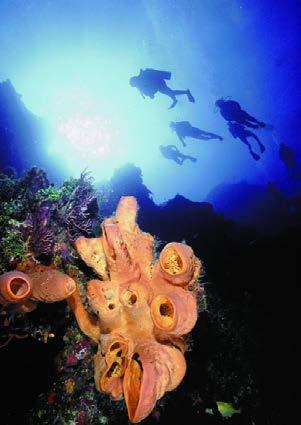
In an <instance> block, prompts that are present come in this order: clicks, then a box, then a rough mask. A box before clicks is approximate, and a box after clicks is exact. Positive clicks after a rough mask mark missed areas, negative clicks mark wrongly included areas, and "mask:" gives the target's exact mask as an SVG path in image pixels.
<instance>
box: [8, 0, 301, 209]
mask: <svg viewBox="0 0 301 425" xmlns="http://www.w3.org/2000/svg"><path fill="white" fill-rule="evenodd" d="M300 18H301V6H300V2H298V1H297V0H296V1H293V0H288V1H286V2H283V1H281V0H276V1H270V0H268V1H267V0H256V1H255V0H254V1H246V0H202V1H200V0H179V1H175V0H165V1H161V0H145V1H143V0H127V1H121V0H115V1H109V0H106V1H103V0H101V1H100V0H87V1H84V2H83V1H78V0H72V1H71V0H57V1H54V0H53V1H51V0H49V1H46V0H45V1H43V2H41V1H38V0H23V1H22V0H19V1H18V2H15V1H11V0H2V1H1V2H0V52H1V66H0V81H1V80H5V79H10V81H11V82H12V84H13V86H14V87H15V89H16V91H17V92H18V93H20V94H21V96H22V100H23V102H24V104H25V106H26V107H27V108H28V109H29V110H30V111H31V112H32V113H34V114H35V115H37V116H39V117H43V118H44V119H46V120H47V121H48V122H49V125H50V126H51V128H52V131H51V133H50V136H49V138H48V141H47V143H45V144H44V145H43V146H42V150H43V155H44V163H46V164H47V171H48V173H49V175H50V176H51V177H52V178H56V179H59V178H60V177H61V178H62V179H63V178H66V177H68V176H70V175H72V176H78V175H79V174H80V172H81V171H82V170H83V169H84V168H85V167H88V169H89V170H91V172H92V174H93V176H94V177H95V179H96V181H99V180H102V179H108V178H110V177H111V175H112V174H113V172H114V169H116V168H118V167H120V166H122V165H123V164H125V163H127V162H132V163H134V164H136V165H137V166H139V167H140V168H141V169H142V173H143V178H144V183H145V184H146V186H147V187H148V188H149V189H150V190H151V191H152V193H153V198H154V200H155V201H156V202H163V201H166V200H167V199H169V198H171V197H173V196H175V195H176V194H177V193H180V194H182V195H184V196H186V197H188V198H190V199H191V200H195V201H200V200H204V199H206V197H208V196H209V194H210V193H211V192H212V190H213V189H214V188H215V187H216V186H218V185H221V184H233V183H239V182H241V181H246V182H247V183H249V184H251V185H265V184H266V183H267V182H269V181H274V182H275V183H276V184H277V185H278V186H279V188H280V189H281V190H282V191H284V193H286V194H291V193H293V192H294V191H295V190H297V189H298V188H299V186H300V183H299V182H296V181H293V180H292V179H290V178H289V177H288V175H287V170H286V169H285V167H284V164H283V163H282V162H281V161H280V160H279V155H278V150H279V145H280V143H285V144H287V145H288V146H290V147H292V148H294V149H295V150H296V151H297V155H298V158H299V159H300V148H299V116H300V110H301V107H300V105H301V89H300V87H301V86H300V78H301V66H300V61H301V60H300V54H299V52H300V40H301V24H300V22H301V20H300ZM140 68H156V69H164V70H169V71H171V72H172V78H171V80H170V82H169V85H170V87H172V88H175V89H177V88H183V89H186V88H188V87H189V88H190V90H191V92H192V94H193V95H194V97H195V99H196V103H189V102H188V101H187V99H186V97H183V98H179V102H178V104H177V105H176V107H175V108H174V109H172V110H168V109H167V108H168V106H169V105H170V100H169V99H168V98H167V97H166V96H164V95H162V94H159V93H158V94H157V95H156V96H155V98H154V99H143V98H142V97H141V96H140V94H139V92H138V91H137V90H136V89H135V88H133V87H131V86H130V85H129V78H130V77H131V76H133V75H137V74H138V73H139V70H140ZM220 97H229V98H232V99H235V100H237V101H239V102H240V104H241V105H242V107H243V108H244V109H246V110H247V111H248V112H249V113H250V114H252V115H255V116H256V117H257V118H258V119H260V120H262V121H264V122H266V123H268V124H269V125H270V126H269V128H268V129H260V130H258V131H256V134H257V135H258V137H260V139H261V140H262V142H263V143H264V145H265V146H266V151H265V153H264V154H263V155H262V158H261V159H260V160H259V161H254V160H253V158H252V157H251V156H250V154H249V152H248V150H247V148H246V146H245V145H243V144H242V143H240V142H239V141H238V140H236V139H234V138H233V137H232V136H231V135H230V134H229V132H228V128H227V124H226V122H225V120H224V119H223V118H222V117H221V116H220V114H219V113H218V111H217V110H216V108H215V105H214V103H215V101H216V100H217V99H218V98H220ZM182 120H186V121H190V122H191V123H192V124H193V125H195V126H196V127H199V128H201V129H204V130H207V131H211V132H215V133H218V134H220V135H221V136H223V137H224V141H222V142H220V141H218V140H210V141H200V140H193V139H188V140H187V147H185V148H183V147H182V146H181V144H180V142H179V140H178V139H177V138H176V136H175V134H174V133H172V132H171V131H170V128H169V122H170V121H182ZM162 144H163V145H168V144H175V145H177V147H178V148H179V149H180V150H181V151H182V152H184V153H185V154H189V155H192V156H193V157H196V158H197V161H196V162H195V163H192V162H190V161H186V162H184V164H183V165H182V166H179V165H178V164H176V163H175V162H172V161H169V160H167V159H165V158H164V157H162V156H161V154H160V151H159V149H158V147H159V145H162ZM27 150H28V155H30V158H32V159H31V160H30V161H32V162H33V163H34V162H35V161H34V145H33V146H32V149H30V147H28V149H27ZM29 150H31V152H29ZM37 165H39V164H37ZM57 167H59V170H60V172H59V173H58V172H57Z"/></svg>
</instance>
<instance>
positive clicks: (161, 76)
mask: <svg viewBox="0 0 301 425" xmlns="http://www.w3.org/2000/svg"><path fill="white" fill-rule="evenodd" d="M142 73H143V74H144V76H145V77H147V78H154V79H158V80H170V78H171V72H169V71H159V70H158V69H152V68H146V69H144V70H142Z"/></svg>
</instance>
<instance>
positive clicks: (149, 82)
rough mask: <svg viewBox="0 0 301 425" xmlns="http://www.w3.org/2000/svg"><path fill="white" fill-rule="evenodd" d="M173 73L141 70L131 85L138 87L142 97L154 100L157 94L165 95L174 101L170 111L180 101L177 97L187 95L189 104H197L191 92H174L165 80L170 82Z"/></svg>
mask: <svg viewBox="0 0 301 425" xmlns="http://www.w3.org/2000/svg"><path fill="white" fill-rule="evenodd" d="M170 78H171V72H169V71H159V70H157V69H152V68H146V69H140V73H139V75H137V76H135V77H131V78H130V85H131V86H132V87H136V88H137V89H138V90H139V92H140V93H141V95H142V97H143V98H145V96H147V97H150V98H151V99H153V98H154V96H155V94H156V93H157V92H160V93H162V94H165V95H166V96H168V97H170V98H171V99H172V104H171V105H170V107H169V108H168V109H172V108H174V107H175V106H176V104H177V102H178V100H177V96H181V95H186V96H187V98H188V100H189V102H193V103H194V102H195V99H194V97H193V96H192V94H191V93H190V90H189V89H187V90H173V89H171V88H170V87H168V85H167V84H166V81H165V80H170Z"/></svg>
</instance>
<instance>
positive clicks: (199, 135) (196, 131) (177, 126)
mask: <svg viewBox="0 0 301 425" xmlns="http://www.w3.org/2000/svg"><path fill="white" fill-rule="evenodd" d="M170 128H171V129H172V130H173V131H175V132H176V134H177V136H178V138H179V139H180V141H181V142H182V144H183V146H186V143H185V141H184V139H185V137H191V138H192V139H200V140H211V139H218V140H223V138H222V137H221V136H219V135H218V134H214V133H208V132H207V131H204V130H201V129H200V128H197V127H193V126H192V125H191V124H190V122H189V121H178V122H174V121H171V123H170Z"/></svg>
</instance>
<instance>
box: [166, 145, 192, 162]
mask: <svg viewBox="0 0 301 425" xmlns="http://www.w3.org/2000/svg"><path fill="white" fill-rule="evenodd" d="M159 149H160V152H161V154H162V155H163V156H164V157H165V158H166V159H171V160H172V161H175V162H176V163H177V164H179V165H183V162H184V161H185V160H186V159H189V160H190V161H191V162H196V161H197V159H196V158H194V157H193V156H190V155H184V154H183V153H182V152H180V151H179V149H178V148H177V147H176V146H175V145H166V146H163V145H160V146H159Z"/></svg>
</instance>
